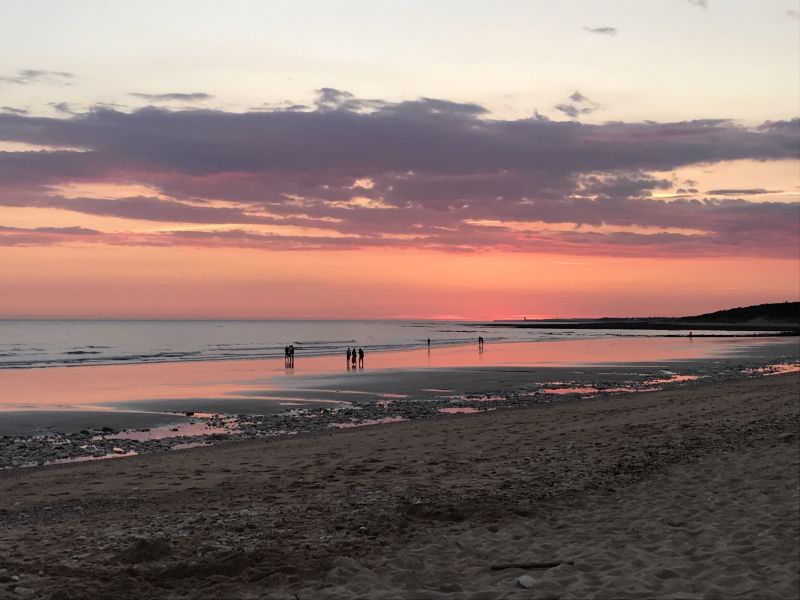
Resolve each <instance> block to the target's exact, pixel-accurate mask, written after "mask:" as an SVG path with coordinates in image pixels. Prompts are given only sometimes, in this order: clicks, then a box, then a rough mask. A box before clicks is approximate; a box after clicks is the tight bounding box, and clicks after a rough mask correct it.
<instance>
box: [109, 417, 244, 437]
mask: <svg viewBox="0 0 800 600" xmlns="http://www.w3.org/2000/svg"><path fill="white" fill-rule="evenodd" d="M223 422H224V423H226V424H228V423H231V424H232V421H231V420H230V419H226V420H224V421H223ZM231 431H232V426H223V427H219V426H215V425H211V424H209V423H204V422H197V423H182V424H180V425H165V426H163V427H153V428H151V429H148V430H146V431H145V430H138V431H137V430H134V431H120V432H119V433H114V434H111V435H105V436H98V439H99V438H101V437H103V438H105V439H109V440H137V441H140V442H144V441H147V440H161V439H164V438H170V437H188V436H195V435H212V434H214V433H230V432H231Z"/></svg>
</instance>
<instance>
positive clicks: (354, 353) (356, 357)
mask: <svg viewBox="0 0 800 600" xmlns="http://www.w3.org/2000/svg"><path fill="white" fill-rule="evenodd" d="M357 360H358V352H356V349H355V348H353V362H352V365H353V368H354V369H355V368H356V361H357Z"/></svg>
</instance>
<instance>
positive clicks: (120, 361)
mask: <svg viewBox="0 0 800 600" xmlns="http://www.w3.org/2000/svg"><path fill="white" fill-rule="evenodd" d="M529 323H530V322H522V321H520V322H516V323H502V322H498V323H463V325H465V326H468V325H469V326H474V327H476V329H475V335H476V336H477V335H478V334H479V333H480V331H479V329H478V328H479V327H500V328H520V329H555V330H565V331H566V330H570V329H576V330H592V329H596V330H598V331H603V330H607V331H613V330H617V329H622V330H632V331H635V330H641V331H659V330H663V331H676V332H677V331H685V332H690V331H693V330H697V331H721V332H731V333H719V334H709V333H699V334H697V335H693V336H689V335H688V333H687V334H686V335H677V334H666V333H665V334H658V333H656V334H649V333H648V334H642V335H627V334H617V335H613V334H609V335H608V337H609V338H611V339H614V338H622V339H628V338H630V339H662V338H690V337H691V338H697V339H699V340H702V339H753V338H758V339H764V338H776V339H785V338H790V337H800V326H797V327H788V328H784V327H779V328H771V326H766V328H764V327H737V326H734V325H730V326H725V327H714V326H712V325H710V324H709V325H708V326H707V327H697V328H692V327H670V326H664V327H649V326H648V327H637V326H634V325H631V326H620V327H616V326H607V327H606V326H594V325H592V324H587V323H584V324H577V325H576V326H571V325H568V324H564V325H554V326H553V327H549V326H548V325H547V324H541V325H538V324H529ZM787 329H788V330H787ZM732 332H739V333H732ZM553 335H556V336H557V335H560V334H558V333H554V334H553ZM567 335H568V334H567ZM476 339H477V337H476ZM486 339H487V341H489V342H491V343H497V344H503V345H507V344H531V343H537V344H538V343H552V342H559V341H566V340H569V339H570V338H566V337H556V338H553V339H547V338H541V339H537V340H519V339H516V340H514V339H493V338H492V337H491V336H486ZM595 339H597V338H587V339H585V340H582V341H594V340H595ZM474 345H475V342H474V341H473V340H470V341H466V340H448V341H441V340H436V341H434V343H433V345H432V346H427V345H426V344H425V343H424V342H419V343H416V344H407V345H401V346H383V345H379V346H377V347H370V346H369V345H363V347H365V348H366V349H367V350H368V351H369V353H370V354H373V353H374V354H385V353H403V352H415V351H420V350H425V349H438V350H442V349H444V350H446V349H452V348H468V347H472V346H474ZM297 348H298V349H300V350H302V346H301V345H298V346H297ZM342 352H343V351H341V349H340V351H337V352H327V351H324V352H320V351H314V352H309V353H303V352H299V353H298V357H299V358H300V359H319V358H332V357H337V356H340V355H341V354H342ZM136 358H142V357H138V356H136V357H135V358H130V359H129V357H116V358H107V359H98V360H96V361H95V359H92V358H88V359H87V358H76V359H61V360H52V361H49V362H39V363H36V362H30V363H0V373H2V372H3V371H18V370H22V371H26V370H32V369H60V368H65V369H72V368H78V367H112V366H114V367H124V366H141V365H163V364H185V363H188V364H193V363H204V362H235V361H253V360H274V359H278V358H281V356H280V354H278V353H275V354H272V353H265V354H250V355H245V356H221V357H213V356H201V357H193V356H191V355H189V354H187V355H182V356H173V357H158V358H157V359H153V360H145V359H142V360H137V359H136Z"/></svg>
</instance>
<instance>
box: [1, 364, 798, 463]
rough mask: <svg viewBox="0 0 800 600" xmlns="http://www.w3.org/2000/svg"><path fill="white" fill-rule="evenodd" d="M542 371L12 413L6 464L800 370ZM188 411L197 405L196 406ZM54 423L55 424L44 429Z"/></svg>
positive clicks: (306, 381)
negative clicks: (110, 408) (105, 408)
mask: <svg viewBox="0 0 800 600" xmlns="http://www.w3.org/2000/svg"><path fill="white" fill-rule="evenodd" d="M769 358H770V357H769V355H763V356H762V355H758V356H749V357H747V359H746V360H743V359H742V357H738V358H736V359H727V360H725V361H721V360H704V361H699V360H695V361H683V362H681V361H678V362H671V363H658V364H645V363H640V364H635V363H634V364H626V365H601V366H597V365H595V366H591V367H579V368H567V367H540V368H536V369H521V368H511V369H501V368H492V367H487V368H472V369H436V370H425V371H421V370H409V369H404V370H394V371H391V370H382V371H381V370H378V371H372V372H363V373H358V374H357V379H355V380H354V379H353V378H352V377H351V375H352V373H348V374H336V373H323V374H316V375H307V376H304V377H303V378H302V380H301V383H298V382H297V381H294V382H293V383H294V387H292V388H283V389H282V388H273V389H264V390H253V391H251V392H248V393H249V394H250V397H248V398H242V399H231V398H225V399H207V400H201V399H194V400H192V402H191V404H189V405H187V404H186V403H185V401H183V400H181V399H165V400H146V401H138V402H136V401H131V402H123V403H120V404H119V405H118V406H117V407H116V409H115V410H107V411H95V412H92V411H90V410H88V408H89V407H87V408H86V409H84V410H82V411H64V412H60V413H58V412H48V411H32V412H24V411H18V412H10V411H9V412H5V413H0V414H2V415H3V416H4V419H3V422H2V423H0V469H9V468H23V467H33V466H36V465H39V466H41V465H44V464H52V463H58V462H77V461H83V460H87V459H102V458H116V457H119V458H124V457H129V456H131V455H135V454H150V453H154V452H163V451H169V450H173V449H176V448H183V447H186V446H187V445H192V446H196V445H208V444H217V443H223V442H231V441H241V440H246V439H269V438H275V437H276V436H286V435H291V434H298V433H299V434H303V433H309V432H326V431H330V430H331V429H335V428H349V427H357V426H365V425H383V424H387V423H391V422H396V421H413V420H422V419H430V418H436V417H438V416H441V415H447V416H455V415H459V414H468V413H476V412H488V411H495V410H500V411H503V410H508V409H518V408H525V407H532V406H537V405H547V404H551V403H565V402H572V401H579V400H582V399H587V398H594V397H604V398H609V399H613V398H617V397H620V396H624V395H629V394H631V393H636V392H645V393H655V392H658V391H660V390H662V389H680V388H688V389H693V388H697V387H702V386H707V385H710V384H713V383H720V382H726V381H744V380H747V379H749V378H752V377H759V376H763V375H764V374H774V373H780V372H785V371H797V370H800V364H798V362H797V357H796V356H792V357H789V358H790V359H791V361H790V362H789V363H785V362H784V361H785V360H786V358H787V357H782V358H781V359H779V361H778V362H777V363H776V362H775V360H774V358H775V357H774V356H772V357H771V358H772V359H773V360H769ZM189 409H190V410H189ZM47 423H55V424H56V425H52V424H51V425H46V424H47Z"/></svg>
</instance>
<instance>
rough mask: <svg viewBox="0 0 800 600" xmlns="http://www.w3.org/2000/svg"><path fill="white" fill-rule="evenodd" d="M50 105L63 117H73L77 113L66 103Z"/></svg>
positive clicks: (51, 103)
mask: <svg viewBox="0 0 800 600" xmlns="http://www.w3.org/2000/svg"><path fill="white" fill-rule="evenodd" d="M48 105H49V106H52V107H53V109H54V110H55V111H56V112H59V113H61V114H63V115H71V114H74V113H75V111H73V110H72V107H71V106H70V105H69V104H68V103H66V102H49V103H48Z"/></svg>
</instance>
